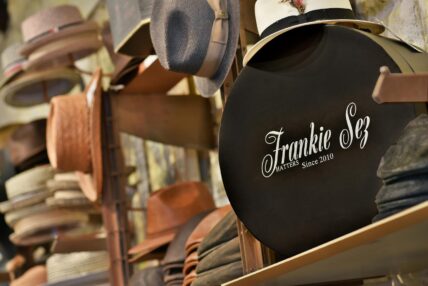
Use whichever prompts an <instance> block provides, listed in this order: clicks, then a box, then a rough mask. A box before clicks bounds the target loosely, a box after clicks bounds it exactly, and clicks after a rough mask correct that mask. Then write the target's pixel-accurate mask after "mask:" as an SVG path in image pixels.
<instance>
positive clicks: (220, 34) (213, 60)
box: [196, 0, 229, 78]
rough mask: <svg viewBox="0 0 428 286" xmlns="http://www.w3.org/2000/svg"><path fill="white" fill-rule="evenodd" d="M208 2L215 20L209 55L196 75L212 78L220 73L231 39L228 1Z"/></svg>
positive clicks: (208, 50) (211, 0) (209, 0)
mask: <svg viewBox="0 0 428 286" xmlns="http://www.w3.org/2000/svg"><path fill="white" fill-rule="evenodd" d="M207 2H208V4H209V5H210V7H211V9H212V10H213V11H214V17H215V18H214V23H213V27H212V30H211V39H210V43H209V45H208V49H207V54H206V55H205V59H204V61H203V63H202V65H201V67H200V69H199V71H198V72H197V74H196V75H197V76H201V77H207V78H210V77H212V76H214V75H215V74H216V72H217V71H218V69H219V66H220V64H221V62H222V61H223V57H224V54H225V52H226V46H227V40H228V38H229V14H228V11H227V0H207Z"/></svg>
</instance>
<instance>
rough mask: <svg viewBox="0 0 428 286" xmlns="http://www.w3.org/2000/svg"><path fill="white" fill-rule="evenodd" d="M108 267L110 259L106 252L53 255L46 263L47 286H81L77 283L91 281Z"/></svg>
mask: <svg viewBox="0 0 428 286" xmlns="http://www.w3.org/2000/svg"><path fill="white" fill-rule="evenodd" d="M109 267H110V259H109V255H108V252H106V251H93V252H75V253H69V254H54V255H52V256H51V257H49V258H48V260H47V262H46V268H47V280H48V283H49V284H48V285H51V284H52V285H53V284H55V283H57V284H58V285H61V282H62V283H63V285H81V284H79V283H78V282H79V281H81V282H83V280H91V279H92V278H96V277H98V276H99V275H100V274H105V273H106V271H108V269H109ZM101 276H103V275H101ZM105 276H106V275H104V277H105ZM72 281H75V284H71V283H70V282H72ZM66 282H68V283H69V284H67V283H66ZM82 284H83V285H87V284H85V283H82ZM93 285H98V284H93Z"/></svg>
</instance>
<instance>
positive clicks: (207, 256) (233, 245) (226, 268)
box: [187, 212, 243, 286]
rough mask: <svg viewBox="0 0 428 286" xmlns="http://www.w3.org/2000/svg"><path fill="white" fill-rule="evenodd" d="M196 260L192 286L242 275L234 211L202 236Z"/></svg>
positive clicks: (222, 281) (221, 281)
mask: <svg viewBox="0 0 428 286" xmlns="http://www.w3.org/2000/svg"><path fill="white" fill-rule="evenodd" d="M198 260H199V262H198V264H197V266H196V278H195V279H194V280H193V282H191V285H192V286H203V285H221V284H223V283H226V282H229V281H231V280H233V279H236V278H238V277H240V276H242V275H243V267H242V260H241V252H240V248H239V238H238V231H237V227H236V215H235V213H234V212H229V213H228V214H227V215H226V216H225V217H224V218H223V219H222V220H221V221H220V222H219V223H218V224H217V225H216V226H215V227H214V228H213V229H212V230H211V231H210V233H209V234H208V235H207V236H206V237H205V238H204V240H203V241H202V243H201V245H200V246H199V247H198ZM189 279H190V278H189ZM187 285H189V284H187Z"/></svg>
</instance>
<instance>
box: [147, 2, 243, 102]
mask: <svg viewBox="0 0 428 286" xmlns="http://www.w3.org/2000/svg"><path fill="white" fill-rule="evenodd" d="M239 27H240V7H239V1H234V0H216V1H199V0H191V1H170V0H162V1H155V3H154V4H153V11H152V18H151V24H150V34H151V38H152V42H153V46H154V48H155V51H156V54H157V55H158V56H159V61H160V62H161V64H162V66H163V67H164V68H165V69H167V70H172V71H175V72H180V73H185V74H191V75H195V76H196V86H197V88H198V90H199V91H200V92H201V94H202V95H203V96H212V95H214V94H215V92H216V91H217V90H218V89H219V88H220V86H221V85H222V83H223V82H224V80H225V78H226V76H227V74H228V72H229V70H230V67H231V66H232V63H233V60H234V58H235V54H236V49H237V46H238V38H239Z"/></svg>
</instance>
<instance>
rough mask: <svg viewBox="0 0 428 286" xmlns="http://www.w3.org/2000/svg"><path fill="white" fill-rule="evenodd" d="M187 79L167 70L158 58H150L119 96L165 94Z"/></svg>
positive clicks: (141, 65)
mask: <svg viewBox="0 0 428 286" xmlns="http://www.w3.org/2000/svg"><path fill="white" fill-rule="evenodd" d="M185 77H186V75H184V74H181V73H176V72H172V71H168V70H165V69H164V68H163V67H162V66H161V64H160V62H159V60H158V59H157V57H156V56H149V57H148V58H146V59H145V60H144V61H143V62H142V63H141V64H140V66H139V67H138V74H137V76H136V77H135V78H134V79H132V80H131V81H130V82H129V83H128V84H127V85H126V86H125V87H124V88H123V89H122V90H121V91H120V92H119V95H120V94H164V93H167V92H168V91H169V90H170V89H171V88H173V87H174V86H175V85H176V84H177V83H178V82H179V81H181V80H182V79H183V78H185Z"/></svg>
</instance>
